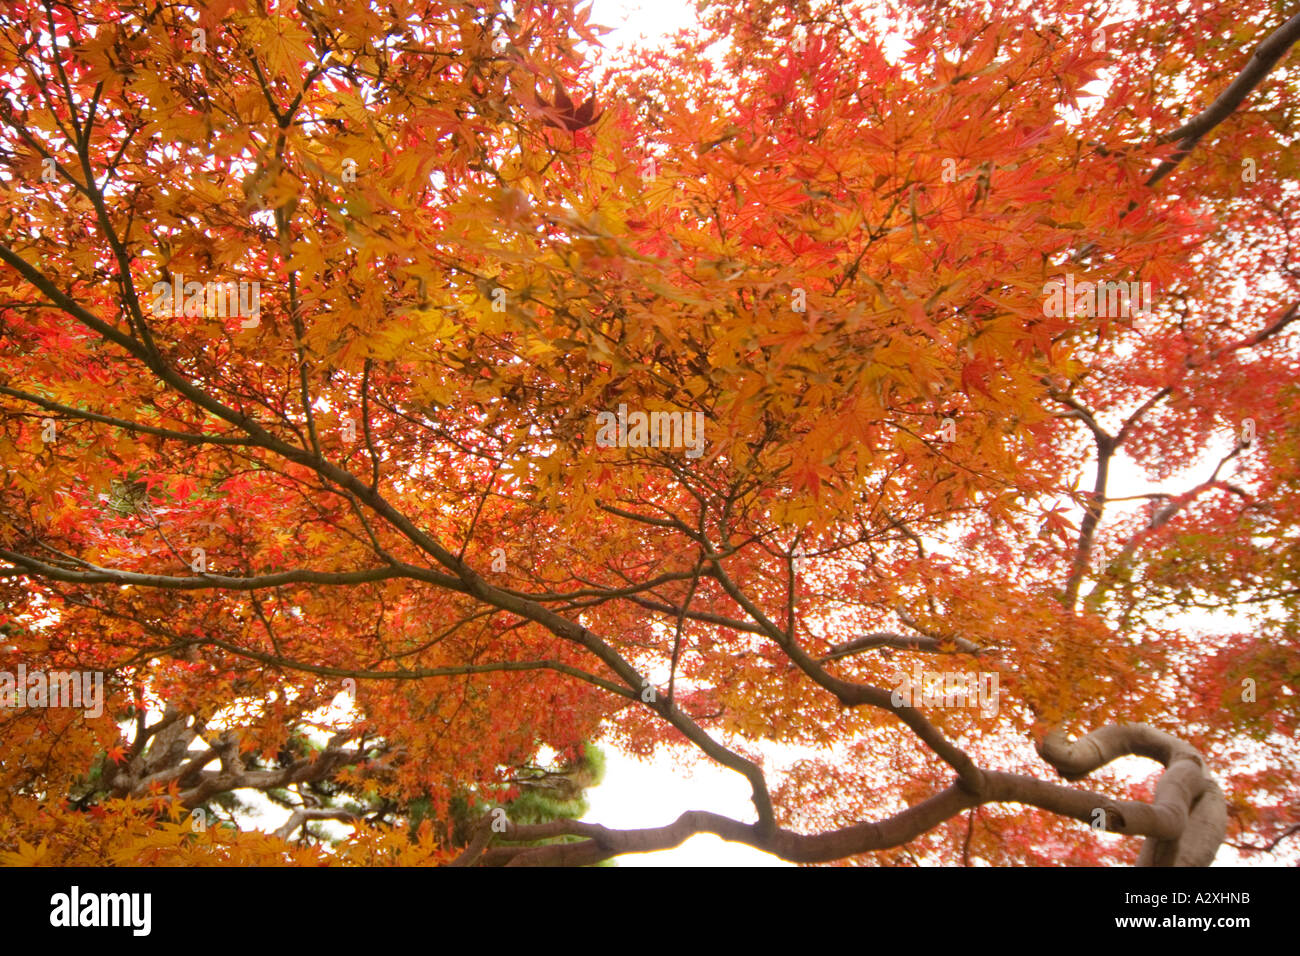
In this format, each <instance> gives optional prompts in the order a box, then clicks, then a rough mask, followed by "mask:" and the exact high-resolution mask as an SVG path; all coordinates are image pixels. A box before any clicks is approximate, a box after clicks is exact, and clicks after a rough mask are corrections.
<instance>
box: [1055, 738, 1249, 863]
mask: <svg viewBox="0 0 1300 956" xmlns="http://www.w3.org/2000/svg"><path fill="white" fill-rule="evenodd" d="M1038 752H1039V754H1040V755H1041V756H1042V758H1043V759H1044V760H1046V761H1047V762H1048V763H1049V764H1051V765H1052V767H1053V768H1055V770H1056V771H1057V773H1059V774H1060V775H1061V776H1062V777H1064V778H1065V779H1067V780H1078V779H1080V778H1081V777H1085V776H1087V775H1088V774H1090V773H1092V772H1093V771H1094V770H1096V769H1097V768H1098V767H1101V766H1104V765H1105V764H1107V763H1110V762H1111V761H1112V760H1115V759H1117V758H1119V757H1124V756H1129V755H1136V756H1141V757H1148V758H1150V759H1151V760H1156V761H1159V762H1160V763H1162V764H1164V766H1165V768H1166V769H1165V772H1164V773H1162V774H1161V775H1160V780H1159V782H1158V783H1157V784H1156V792H1155V801H1154V803H1153V807H1154V809H1155V810H1156V812H1158V813H1159V814H1160V815H1161V817H1162V818H1164V819H1168V820H1173V821H1176V822H1177V824H1178V825H1177V827H1176V829H1174V830H1173V831H1172V832H1171V831H1170V830H1169V829H1167V828H1166V829H1162V832H1159V833H1150V834H1149V838H1148V839H1147V841H1146V843H1145V844H1143V847H1142V853H1141V855H1140V856H1139V857H1138V866H1209V865H1210V863H1211V862H1213V860H1214V855H1215V853H1216V852H1217V851H1218V848H1219V846H1220V844H1222V842H1223V837H1224V834H1225V833H1226V832H1227V825H1228V809H1227V802H1226V801H1225V799H1224V796H1223V792H1222V790H1220V789H1219V785H1218V784H1217V783H1216V782H1215V781H1214V779H1213V778H1212V777H1211V776H1210V774H1209V772H1208V771H1207V770H1206V768H1205V763H1204V761H1203V760H1202V758H1201V755H1200V753H1199V752H1198V751H1197V750H1196V749H1195V748H1194V747H1192V746H1191V745H1190V744H1188V743H1187V742H1186V741H1183V740H1179V739H1178V738H1177V737H1174V736H1171V735H1170V734H1167V733H1165V732H1164V731H1161V730H1157V729H1156V728H1154V727H1151V726H1148V725H1147V724H1111V725H1110V726H1107V727H1102V728H1100V729H1099V730H1095V731H1093V732H1092V733H1090V734H1088V735H1087V736H1086V737H1083V738H1081V739H1079V740H1077V741H1073V742H1071V741H1070V740H1069V739H1068V738H1066V736H1065V735H1064V733H1062V732H1061V731H1060V730H1053V731H1052V732H1050V733H1048V734H1047V735H1046V736H1045V737H1044V738H1043V740H1042V741H1041V742H1040V743H1039V744H1038Z"/></svg>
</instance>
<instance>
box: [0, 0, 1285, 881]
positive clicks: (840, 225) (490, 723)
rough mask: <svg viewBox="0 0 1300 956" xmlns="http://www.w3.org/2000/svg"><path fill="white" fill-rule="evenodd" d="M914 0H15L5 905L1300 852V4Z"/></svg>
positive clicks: (1, 59)
mask: <svg viewBox="0 0 1300 956" xmlns="http://www.w3.org/2000/svg"><path fill="white" fill-rule="evenodd" d="M889 6H890V10H891V12H890V13H889V14H888V15H887V16H886V15H883V14H882V13H881V12H880V11H873V10H872V9H870V8H869V7H868V6H867V5H865V4H857V3H852V2H833V0H797V2H781V3H775V2H769V0H750V2H748V3H745V4H742V5H737V4H730V3H701V4H700V11H701V12H700V25H699V27H698V29H696V30H693V31H690V32H687V33H684V34H682V35H680V36H679V37H677V39H676V40H675V42H674V43H673V44H672V45H671V46H670V48H669V49H667V50H666V51H662V52H660V51H648V50H647V51H640V52H634V53H632V54H630V55H628V56H627V57H625V58H624V59H623V60H622V61H620V62H619V63H618V65H617V67H611V68H608V69H597V68H595V67H594V66H593V65H592V64H593V57H592V52H593V50H594V49H595V46H596V45H597V44H598V43H599V40H600V36H601V31H600V29H599V27H598V26H597V25H596V24H595V23H594V21H593V18H592V15H591V13H590V11H589V10H587V9H585V8H583V7H581V6H580V5H579V4H576V3H574V2H573V0H548V2H533V0H516V2H514V3H511V4H496V3H485V4H478V5H468V4H453V3H444V2H427V0H393V2H390V3H384V4H374V3H370V2H367V0H357V2H352V3H346V4H338V3H328V2H324V0H297V2H295V3H281V2H261V3H249V2H244V0H212V2H208V3H204V4H197V5H194V6H193V7H187V6H184V5H179V4H159V3H154V2H131V0H79V2H77V3H75V4H70V3H65V2H60V0H15V2H13V3H9V4H6V6H5V8H4V10H3V11H2V12H0V82H2V83H3V87H4V91H3V95H0V194H2V196H3V198H2V200H0V209H2V210H3V217H4V221H3V225H2V227H0V261H2V262H3V267H0V283H2V284H3V295H2V296H0V460H2V461H3V480H2V482H0V595H3V600H4V608H3V611H2V612H0V615H2V617H0V627H2V628H3V641H2V642H0V670H2V671H4V672H5V673H12V674H15V675H17V674H18V673H19V667H20V666H21V667H22V668H23V673H25V674H26V675H27V679H28V681H29V682H30V681H32V680H33V679H34V678H32V676H31V675H34V674H35V675H50V679H49V680H48V681H47V682H46V683H47V684H48V685H49V688H50V689H51V690H52V688H53V684H54V683H55V681H54V678H53V676H52V675H56V674H58V673H65V672H72V673H76V674H82V673H85V674H89V673H97V674H102V675H103V681H104V683H103V695H104V696H103V707H102V708H101V712H100V713H98V714H95V713H93V708H89V707H81V708H74V707H70V706H57V707H56V706H48V704H49V703H50V700H51V698H50V696H49V695H45V696H44V697H42V696H41V695H25V691H26V689H27V688H23V689H22V690H23V691H24V694H23V695H20V694H18V693H17V690H18V689H17V687H15V694H14V695H11V696H10V700H9V705H8V706H6V707H4V709H0V854H4V855H3V857H0V859H3V860H5V861H8V862H11V863H12V862H19V863H34V862H46V863H64V864H81V865H99V864H104V863H109V862H113V863H150V862H158V861H164V862H166V861H170V862H186V863H204V862H217V861H230V862H238V863H253V864H257V863H276V862H285V861H290V862H298V863H307V862H312V863H315V862H321V861H331V860H333V861H338V862H356V863H367V864H379V863H399V864H443V863H456V864H462V865H463V864H503V863H520V864H522V863H542V864H548V863H549V864H558V863H563V864H582V863H595V862H600V861H602V860H606V859H610V858H612V857H616V856H618V855H620V854H624V853H629V852H645V851H650V850H657V849H663V848H667V847H671V846H675V845H677V844H679V843H680V842H682V841H683V840H685V839H687V838H689V837H690V836H692V835H694V834H697V833H713V834H717V835H719V836H721V837H723V838H725V839H728V840H734V841H740V842H744V843H747V844H749V845H751V846H754V847H757V848H760V849H763V850H767V851H769V852H772V853H774V854H776V855H778V856H780V857H782V858H784V859H787V860H792V861H796V862H805V863H816V862H840V861H847V862H858V863H864V862H865V863H876V864H883V863H894V862H906V861H907V860H909V859H910V860H916V859H925V860H929V861H934V862H944V863H957V862H973V861H978V862H983V863H988V864H1034V863H1061V862H1065V863H1076V864H1088V863H1101V862H1123V863H1131V862H1137V863H1142V864H1152V865H1171V864H1193V865H1195V864H1206V863H1208V862H1210V861H1211V860H1212V859H1214V857H1215V855H1216V852H1217V851H1218V850H1219V848H1220V846H1221V844H1222V843H1223V842H1224V841H1225V840H1227V841H1229V842H1232V843H1234V844H1235V845H1237V846H1239V847H1241V848H1243V852H1248V853H1253V852H1257V851H1258V852H1278V853H1285V852H1288V846H1287V844H1286V843H1285V842H1284V840H1285V838H1286V836H1287V835H1289V834H1290V833H1294V832H1296V830H1297V827H1300V818H1298V817H1297V810H1296V806H1295V802H1294V798H1295V792H1296V788H1297V784H1298V783H1300V779H1298V777H1297V773H1298V771H1297V762H1296V757H1297V753H1296V747H1295V736H1296V721H1297V698H1296V694H1295V692H1294V687H1295V684H1296V681H1297V675H1300V645H1298V636H1300V631H1298V627H1297V615H1296V612H1297V609H1298V607H1300V589H1297V587H1296V577H1297V570H1298V569H1300V535H1298V533H1297V522H1298V520H1300V512H1298V506H1297V504H1296V501H1297V498H1296V494H1295V492H1296V491H1297V490H1300V471H1298V470H1297V464H1296V462H1297V459H1298V458H1300V455H1298V454H1297V452H1298V451H1300V414H1298V413H1300V388H1298V387H1297V376H1296V372H1297V359H1298V358H1300V351H1298V349H1297V344H1298V343H1297V337H1296V330H1297V327H1300V324H1298V323H1296V322H1295V319H1296V317H1297V314H1298V313H1297V309H1298V308H1300V264H1297V261H1296V260H1295V258H1294V253H1293V249H1292V245H1293V237H1294V236H1295V234H1296V231H1297V229H1300V203H1298V202H1297V198H1298V195H1300V194H1298V192H1297V177H1298V174H1300V168H1298V167H1297V159H1296V152H1295V150H1294V149H1293V146H1294V141H1295V136H1296V130H1297V129H1298V128H1300V95H1298V94H1300V90H1298V89H1297V86H1298V84H1300V68H1298V67H1300V62H1298V61H1297V60H1296V58H1295V57H1294V55H1292V44H1293V43H1294V41H1295V40H1296V39H1297V38H1300V16H1293V15H1291V12H1290V11H1289V10H1287V9H1286V5H1284V4H1281V3H1277V2H1265V0H1250V2H1247V3H1246V4H1245V5H1244V6H1243V5H1223V4H1216V3H1209V2H1204V0H1179V2H1176V3H1175V2H1170V0H1153V2H1151V3H1147V4H1143V5H1141V9H1140V10H1138V11H1135V10H1133V9H1132V7H1131V5H1129V4H1121V3H1117V2H1089V3H1081V2H1078V0H1047V2H1045V3H1044V2H1041V0H1035V2H1032V3H1030V2H1027V0H1024V2H1022V0H1015V2H1010V3H1004V2H997V3H992V2H965V0H944V2H932V0H903V2H901V3H898V4H890V5H889ZM1288 17H1289V19H1288ZM1122 468H1127V469H1129V470H1131V471H1134V472H1135V473H1136V474H1138V475H1139V476H1140V480H1141V481H1142V482H1143V483H1144V484H1143V487H1144V488H1153V489H1156V490H1151V491H1149V492H1147V491H1141V492H1138V493H1136V494H1129V493H1127V492H1123V493H1121V492H1117V491H1116V490H1115V482H1116V479H1115V478H1114V477H1113V476H1114V475H1115V474H1116V473H1117V472H1118V471H1119V470H1121V469H1122ZM1171 483H1172V484H1171ZM1207 611H1215V612H1228V613H1233V614H1236V615H1238V617H1237V618H1236V619H1231V618H1227V619H1226V620H1228V621H1229V624H1228V625H1226V626H1225V625H1223V624H1222V621H1223V620H1225V618H1223V617H1222V615H1220V616H1219V617H1216V618H1214V619H1209V618H1206V617H1205V616H1204V614H1202V616H1201V617H1199V618H1198V617H1194V616H1189V615H1190V614H1191V612H1207ZM926 674H933V675H938V677H937V680H938V684H939V693H938V695H937V696H936V694H935V693H933V690H934V686H933V685H934V681H933V680H930V679H928V678H926V676H925V675H926ZM914 678H915V679H914ZM33 686H35V685H33ZM909 689H910V692H908V691H909ZM4 690H5V688H4V687H3V686H0V692H3V691H4ZM340 693H346V694H347V698H346V706H345V705H344V704H343V703H341V702H340V701H341V700H342V699H340V698H339V694H340ZM336 702H339V705H338V706H335V704H336ZM83 703H84V701H83ZM594 740H602V741H607V742H609V743H611V744H614V745H616V746H618V747H620V748H621V749H623V750H625V751H627V752H629V753H632V754H639V755H648V754H650V753H653V752H654V751H655V750H656V749H657V748H661V747H664V746H669V747H678V748H687V749H691V750H693V751H695V752H698V753H701V754H703V755H704V756H705V757H707V758H709V759H711V760H713V761H716V762H717V763H719V764H720V765H722V766H724V767H726V768H728V769H730V770H733V771H735V772H736V773H738V774H740V775H742V776H743V777H744V778H745V780H746V781H747V782H748V784H749V785H750V787H751V789H752V795H753V814H752V816H751V818H749V819H744V820H740V819H729V818H725V817H722V816H720V815H717V814H714V813H708V812H702V811H700V812H692V813H687V814H685V815H683V816H682V817H681V818H679V819H678V820H676V821H675V822H671V823H667V824H666V825H664V826H661V827H657V828H651V829H646V830H632V831H619V830H613V829H608V828H605V827H601V826H597V825H594V824H590V823H583V822H579V821H578V820H576V819H573V817H574V816H575V815H577V814H578V812H579V810H578V809H577V805H576V804H574V803H573V801H574V800H576V798H577V796H578V795H579V794H580V791H581V789H582V787H585V786H587V785H590V784H591V783H592V782H594V780H595V779H597V778H598V776H599V774H598V773H592V772H591V770H590V767H591V765H590V758H589V757H587V758H584V757H583V756H582V755H583V754H584V753H585V752H586V751H585V749H584V742H587V741H594ZM776 745H780V747H781V749H782V751H783V752H789V751H788V748H795V749H796V750H797V752H798V753H800V754H801V755H802V756H801V757H800V758H799V759H797V760H795V761H793V762H788V761H787V762H784V763H780V762H779V761H777V759H776V758H775V757H774V756H773V754H774V752H775V751H774V750H773V747H774V746H776ZM543 752H553V753H554V754H556V755H558V756H556V757H555V761H556V762H555V763H554V764H553V765H547V766H541V765H539V764H538V763H537V761H538V754H539V753H543ZM1125 756H1137V757H1142V758H1148V759H1150V760H1152V761H1155V762H1156V763H1154V764H1151V765H1150V767H1151V768H1152V773H1151V774H1150V776H1148V777H1147V778H1145V779H1142V780H1138V781H1136V782H1134V781H1132V780H1130V779H1128V778H1127V777H1126V776H1124V775H1122V774H1118V773H1113V772H1111V771H1100V769H1099V768H1101V767H1102V766H1103V765H1105V764H1108V763H1110V762H1111V761H1113V760H1115V759H1117V758H1120V757H1125ZM1159 765H1163V767H1161V766H1159ZM584 768H585V769H584ZM575 773H576V774H577V778H576V779H577V782H576V783H575V782H573V777H574V774H575ZM555 779H562V780H567V781H569V782H568V783H566V784H564V785H562V786H561V790H562V792H561V793H558V794H557V796H556V797H555V800H556V801H558V803H557V802H554V801H553V802H552V803H551V804H547V807H546V808H543V809H542V810H539V809H538V808H537V807H532V808H531V809H529V808H528V807H527V806H526V805H525V804H527V801H524V803H523V804H521V803H520V802H519V801H520V800H521V798H522V797H523V796H526V795H527V793H529V792H532V793H534V794H536V793H537V792H539V788H542V787H545V786H547V784H541V783H539V782H538V781H540V780H555ZM331 788H332V789H331ZM241 790H244V791H246V790H260V791H263V792H266V793H274V794H280V795H281V797H282V798H285V797H286V795H289V796H290V797H292V799H290V800H289V802H288V803H286V805H287V806H293V807H295V808H297V809H298V810H300V811H302V812H301V819H299V820H298V823H299V824H300V825H301V824H305V823H306V822H307V821H308V820H309V819H312V818H313V817H312V815H311V813H309V812H308V811H312V810H316V811H318V814H317V817H318V818H323V817H329V816H330V814H329V813H328V812H327V811H336V812H335V813H334V814H333V816H332V817H331V818H333V819H341V820H346V821H347V822H349V823H350V824H351V825H352V831H353V833H352V836H351V837H349V838H348V839H346V840H344V841H343V842H342V843H340V844H338V845H336V846H332V845H330V844H329V843H328V842H327V841H323V840H320V839H316V838H314V837H312V836H311V835H310V832H309V831H302V832H300V833H298V834H297V836H298V838H297V839H287V838H289V837H292V836H293V835H294V834H293V833H290V832H285V831H283V830H282V831H281V832H278V833H262V832H258V831H256V830H252V829H242V830H241V829H238V828H229V827H223V826H208V827H205V828H198V827H196V826H195V825H194V819H195V817H194V816H193V814H192V811H194V810H196V809H199V808H207V809H211V808H213V807H214V806H215V805H217V804H219V802H220V801H221V800H223V799H225V800H229V799H231V795H232V794H234V793H235V792H236V791H241ZM312 793H314V794H315V795H316V797H315V799H316V801H317V802H316V803H315V804H314V805H313V803H312V802H311V798H309V797H308V796H307V795H309V794H312ZM294 794H296V795H297V796H296V797H294V796H292V795H294ZM340 794H347V795H348V800H349V802H348V803H347V806H343V804H342V803H340V801H339V800H338V799H334V800H332V801H331V800H330V799H327V798H329V797H334V798H337V797H338V796H339V795H340ZM531 799H533V800H534V801H535V800H536V799H537V798H536V797H533V798H531ZM512 801H513V803H512ZM507 805H508V806H507ZM502 807H505V809H506V812H505V813H504V814H502V813H501V812H500V809H501V808H502ZM413 808H414V810H413ZM511 808H513V810H514V812H513V815H512V810H511ZM214 812H215V811H214ZM422 820H432V821H442V822H443V823H444V824H447V825H443V826H425V827H423V828H422V827H421V821H422ZM453 820H460V821H462V823H463V824H464V825H461V826H452V825H450V821H453ZM1107 834H1118V835H1120V836H1119V837H1115V836H1110V835H1107ZM556 838H564V839H563V840H557V839H556ZM539 841H542V842H539ZM1290 849H1292V850H1293V849H1294V847H1293V846H1292V847H1291V848H1290Z"/></svg>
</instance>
